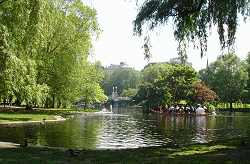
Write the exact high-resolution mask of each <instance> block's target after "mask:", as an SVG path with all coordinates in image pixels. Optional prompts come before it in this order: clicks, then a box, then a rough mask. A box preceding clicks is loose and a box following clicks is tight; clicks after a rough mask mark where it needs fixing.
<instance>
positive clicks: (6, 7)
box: [0, 0, 100, 108]
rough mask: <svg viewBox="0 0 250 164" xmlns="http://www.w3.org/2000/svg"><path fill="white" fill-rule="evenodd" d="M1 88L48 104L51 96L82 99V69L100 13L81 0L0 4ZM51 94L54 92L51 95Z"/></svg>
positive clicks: (3, 92) (23, 0) (31, 101)
mask: <svg viewBox="0 0 250 164" xmlns="http://www.w3.org/2000/svg"><path fill="white" fill-rule="evenodd" d="M0 5H1V8H0V13H1V15H0V29H1V30H0V53H1V54H0V60H1V64H0V67H1V70H0V82H1V86H0V92H1V96H5V97H7V96H9V95H13V96H15V97H17V98H18V99H19V100H20V101H23V100H25V102H26V104H27V106H28V107H29V108H30V107H31V106H30V105H31V104H37V105H39V106H43V105H44V104H45V100H46V98H47V97H49V98H50V99H52V100H53V104H55V103H54V101H55V100H65V101H74V100H77V99H78V98H80V97H81V96H80V95H79V91H78V88H81V86H82V85H83V82H84V81H86V80H84V77H81V75H82V72H84V71H86V70H85V67H84V66H88V65H90V63H89V62H87V58H88V56H89V55H90V54H91V52H92V44H91V41H92V36H97V35H98V34H99V32H100V29H99V27H98V23H97V18H96V11H95V10H94V9H91V8H90V7H88V6H84V5H83V3H82V2H81V1H80V0H72V1H68V0H59V1H50V0H27V1H26V0H20V1H14V0H13V1H12V0H9V1H2V2H1V3H0ZM48 95H49V96H48Z"/></svg>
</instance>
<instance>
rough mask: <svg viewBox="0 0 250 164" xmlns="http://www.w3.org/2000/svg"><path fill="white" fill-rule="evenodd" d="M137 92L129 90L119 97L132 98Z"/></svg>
mask: <svg viewBox="0 0 250 164" xmlns="http://www.w3.org/2000/svg"><path fill="white" fill-rule="evenodd" d="M137 92H138V89H136V88H129V89H127V90H126V89H125V90H123V91H122V94H121V97H134V96H135V95H136V94H137Z"/></svg>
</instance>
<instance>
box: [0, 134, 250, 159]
mask: <svg viewBox="0 0 250 164" xmlns="http://www.w3.org/2000/svg"><path fill="white" fill-rule="evenodd" d="M242 139H245V140H246V141H249V139H248V137H239V138H234V139H226V140H221V141H211V142H209V143H202V144H193V145H192V144H191V145H182V146H177V147H176V146H173V145H172V146H171V144H170V145H167V146H164V147H155V146H152V147H142V148H129V149H115V150H113V149H105V150H93V149H84V148H83V149H75V150H77V151H80V152H82V153H83V155H82V156H77V157H76V156H72V155H70V153H69V151H68V150H69V148H63V147H49V146H35V145H28V146H27V147H25V148H21V147H20V146H19V144H16V143H11V142H1V141H0V154H3V156H1V157H0V161H2V162H7V163H11V162H18V163H58V162H59V163H249V162H250V159H249V155H250V145H249V144H248V143H247V144H246V145H244V146H242V145H241V140H242ZM18 148H19V149H18Z"/></svg>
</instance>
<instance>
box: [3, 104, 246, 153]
mask: <svg viewBox="0 0 250 164" xmlns="http://www.w3.org/2000/svg"><path fill="white" fill-rule="evenodd" d="M68 117H69V119H68V120H67V121H65V122H57V123H46V124H24V125H0V141H8V142H14V143H20V142H23V141H24V140H25V139H28V140H29V142H30V144H32V145H40V146H53V147H67V148H92V149H121V148H137V147H145V146H160V145H165V144H168V143H172V144H192V143H203V142H209V141H211V140H221V139H225V138H234V137H238V136H244V137H246V136H248V137H249V136H250V113H232V115H230V113H221V115H220V116H196V117H195V116H164V115H155V114H151V115H148V114H142V113H141V112H140V110H139V109H135V108H119V109H114V113H113V114H82V115H72V116H68Z"/></svg>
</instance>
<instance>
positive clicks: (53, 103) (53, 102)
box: [52, 94, 55, 108]
mask: <svg viewBox="0 0 250 164" xmlns="http://www.w3.org/2000/svg"><path fill="white" fill-rule="evenodd" d="M52 97H53V98H52V108H55V95H54V94H53V96H52Z"/></svg>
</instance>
